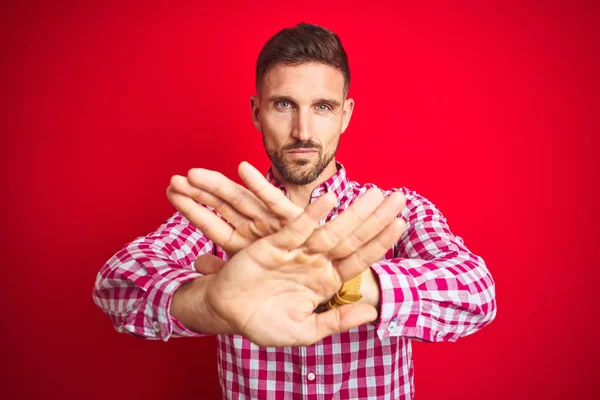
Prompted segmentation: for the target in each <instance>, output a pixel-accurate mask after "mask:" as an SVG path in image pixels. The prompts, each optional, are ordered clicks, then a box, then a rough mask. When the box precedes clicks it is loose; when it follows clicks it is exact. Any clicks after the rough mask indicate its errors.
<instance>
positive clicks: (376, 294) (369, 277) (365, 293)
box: [360, 268, 381, 314]
mask: <svg viewBox="0 0 600 400" xmlns="http://www.w3.org/2000/svg"><path fill="white" fill-rule="evenodd" d="M362 276H363V277H362V284H361V286H360V293H361V294H362V299H361V300H360V302H361V303H365V304H369V305H371V306H373V307H375V309H376V310H377V313H378V314H379V302H380V290H381V289H380V288H379V278H378V277H377V274H376V273H375V272H374V271H373V270H372V269H371V268H368V269H367V270H365V271H364V272H363V275H362Z"/></svg>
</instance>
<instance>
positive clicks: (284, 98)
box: [267, 95, 341, 108]
mask: <svg viewBox="0 0 600 400" xmlns="http://www.w3.org/2000/svg"><path fill="white" fill-rule="evenodd" d="M267 101H269V102H276V101H289V102H290V103H293V104H296V102H295V101H294V100H293V99H292V98H291V97H289V96H280V95H272V96H269V98H268V99H267ZM322 103H328V104H331V106H332V107H333V108H338V107H339V106H341V103H340V102H339V101H337V100H336V99H328V98H325V97H321V98H318V99H316V100H315V101H313V105H314V104H322Z"/></svg>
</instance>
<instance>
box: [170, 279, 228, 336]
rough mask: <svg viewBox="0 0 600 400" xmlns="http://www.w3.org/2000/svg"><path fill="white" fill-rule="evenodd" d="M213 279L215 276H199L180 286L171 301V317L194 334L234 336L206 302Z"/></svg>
mask: <svg viewBox="0 0 600 400" xmlns="http://www.w3.org/2000/svg"><path fill="white" fill-rule="evenodd" d="M215 278H216V275H205V276H200V277H198V278H196V279H194V280H192V281H189V282H187V283H184V284H183V285H181V286H180V287H179V289H177V290H176V291H175V293H174V294H173V298H172V300H171V307H170V313H171V316H172V317H174V318H176V319H177V320H178V321H179V322H180V323H181V324H183V325H184V326H185V328H187V329H189V330H191V331H194V332H198V333H204V334H206V333H211V334H223V335H229V334H234V333H236V332H235V331H234V330H233V329H232V327H231V326H230V325H229V323H228V322H227V321H226V320H225V319H223V318H221V317H220V316H219V315H218V314H217V313H215V312H214V311H213V309H212V308H211V306H210V302H208V301H207V290H208V288H209V286H210V284H211V282H212V280H213V279H215Z"/></svg>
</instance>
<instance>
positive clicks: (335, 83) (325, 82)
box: [261, 62, 344, 99]
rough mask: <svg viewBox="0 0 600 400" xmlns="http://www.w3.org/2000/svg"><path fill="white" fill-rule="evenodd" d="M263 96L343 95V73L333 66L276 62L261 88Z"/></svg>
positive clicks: (338, 96)
mask: <svg viewBox="0 0 600 400" xmlns="http://www.w3.org/2000/svg"><path fill="white" fill-rule="evenodd" d="M261 93H262V95H263V96H265V98H267V97H268V96H271V95H281V96H290V97H294V98H297V99H302V98H306V99H311V98H321V97H334V98H340V99H341V98H342V97H343V95H344V75H343V74H342V73H341V72H340V71H338V70H337V69H335V68H334V67H332V66H330V65H327V64H321V63H314V62H311V63H303V64H299V65H285V64H281V63H279V64H276V65H274V66H273V67H271V68H270V69H269V70H268V71H267V74H266V75H265V78H264V80H263V84H262V87H261Z"/></svg>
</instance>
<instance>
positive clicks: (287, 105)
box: [251, 24, 354, 185]
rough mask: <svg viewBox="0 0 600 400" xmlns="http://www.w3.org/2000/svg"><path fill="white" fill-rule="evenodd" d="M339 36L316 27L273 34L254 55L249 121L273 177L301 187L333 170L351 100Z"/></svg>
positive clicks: (289, 29)
mask: <svg viewBox="0 0 600 400" xmlns="http://www.w3.org/2000/svg"><path fill="white" fill-rule="evenodd" d="M349 85H350V70H349V67H348V58H347V56H346V52H345V51H344V48H343V47H342V43H341V41H340V39H339V37H338V36H337V35H336V34H335V33H333V32H331V31H329V30H327V29H324V28H321V27H318V26H316V25H308V24H299V25H297V26H295V27H293V28H287V29H283V30H281V31H279V32H278V33H277V34H276V35H275V36H273V37H272V38H271V39H269V41H267V43H266V44H265V46H264V47H263V49H262V50H261V52H260V54H259V56H258V62H257V64H256V91H257V93H258V96H253V97H252V98H251V107H252V119H253V122H254V125H255V126H256V128H257V129H258V130H260V131H261V132H262V135H263V142H264V145H265V150H266V151H267V154H268V155H269V158H270V159H271V163H272V164H273V166H274V168H275V169H276V170H277V172H278V173H279V175H280V176H281V177H282V178H283V179H284V180H286V181H287V182H290V183H293V184H295V185H306V184H309V183H311V182H313V181H314V180H315V179H317V178H318V177H319V176H320V175H321V173H322V172H323V171H324V170H325V169H326V168H328V167H329V168H330V169H331V167H332V165H333V166H334V165H335V164H334V161H335V159H334V156H335V153H336V151H337V147H338V145H339V139H340V135H341V134H342V133H343V132H344V131H345V130H346V127H347V126H348V123H349V122H350V117H351V115H352V110H353V107H354V101H353V100H352V99H347V98H346V96H347V93H348V89H349ZM334 170H335V169H334Z"/></svg>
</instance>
